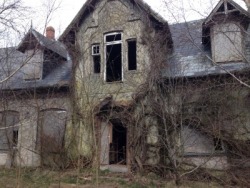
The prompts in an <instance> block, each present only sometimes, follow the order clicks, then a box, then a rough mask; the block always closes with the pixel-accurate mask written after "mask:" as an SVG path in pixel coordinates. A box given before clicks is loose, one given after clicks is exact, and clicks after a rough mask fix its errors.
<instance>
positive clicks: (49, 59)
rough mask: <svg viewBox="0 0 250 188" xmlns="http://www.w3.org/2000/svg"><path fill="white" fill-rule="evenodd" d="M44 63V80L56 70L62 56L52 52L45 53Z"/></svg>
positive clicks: (46, 51)
mask: <svg viewBox="0 0 250 188" xmlns="http://www.w3.org/2000/svg"><path fill="white" fill-rule="evenodd" d="M43 55H44V61H43V73H42V79H44V78H45V77H46V76H48V75H49V74H50V73H51V72H52V71H53V70H54V69H56V68H57V67H58V65H59V62H60V60H61V58H60V56H59V55H57V54H55V53H54V52H52V51H49V50H45V51H44V54H43Z"/></svg>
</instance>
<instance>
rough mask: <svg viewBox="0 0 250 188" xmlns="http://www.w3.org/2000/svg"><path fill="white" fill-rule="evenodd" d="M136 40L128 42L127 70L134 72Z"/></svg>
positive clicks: (135, 67) (135, 66) (135, 65)
mask: <svg viewBox="0 0 250 188" xmlns="http://www.w3.org/2000/svg"><path fill="white" fill-rule="evenodd" d="M136 69H137V62H136V40H129V41H128V70H136Z"/></svg>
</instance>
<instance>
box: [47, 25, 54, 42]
mask: <svg viewBox="0 0 250 188" xmlns="http://www.w3.org/2000/svg"><path fill="white" fill-rule="evenodd" d="M46 37H47V38H49V39H51V40H55V29H54V28H53V27H52V26H48V27H47V28H46Z"/></svg>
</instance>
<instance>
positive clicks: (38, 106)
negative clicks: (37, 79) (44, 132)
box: [0, 94, 71, 166]
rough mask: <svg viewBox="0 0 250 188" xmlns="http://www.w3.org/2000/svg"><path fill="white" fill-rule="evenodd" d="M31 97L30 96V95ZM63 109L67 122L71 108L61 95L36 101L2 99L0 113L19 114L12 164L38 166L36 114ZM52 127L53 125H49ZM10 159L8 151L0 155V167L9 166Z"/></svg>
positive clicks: (67, 100) (66, 99) (67, 99)
mask: <svg viewBox="0 0 250 188" xmlns="http://www.w3.org/2000/svg"><path fill="white" fill-rule="evenodd" d="M31 96H32V95H31ZM51 108H56V109H63V110H66V111H67V113H68V117H67V120H68V122H69V120H70V119H71V108H70V103H69V98H67V96H65V95H62V96H60V97H58V98H57V97H53V96H52V97H49V96H46V94H45V95H44V97H43V98H37V99H34V98H33V99H25V98H24V99H20V98H19V99H17V98H16V99H15V98H11V99H9V100H5V99H4V98H2V101H1V104H0V112H2V111H6V110H13V111H17V112H19V115H20V117H19V119H20V122H19V123H18V126H19V127H18V145H17V148H16V150H15V152H16V155H15V159H14V162H12V164H16V165H20V166H39V165H40V159H41V158H40V153H39V150H38V149H37V148H36V144H37V142H38V140H37V139H38V132H37V131H38V113H39V111H41V110H45V109H51ZM51 126H53V125H51ZM10 160H11V157H10V153H9V152H8V151H4V152H3V151H2V152H1V153H0V165H1V166H9V165H10V164H11V161H10Z"/></svg>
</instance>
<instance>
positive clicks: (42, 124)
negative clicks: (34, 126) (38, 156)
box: [38, 109, 66, 154]
mask: <svg viewBox="0 0 250 188" xmlns="http://www.w3.org/2000/svg"><path fill="white" fill-rule="evenodd" d="M65 127H66V111H65V110H61V109H46V110H43V111H41V112H40V113H39V126H38V146H40V149H41V153H42V154H48V153H59V152H61V151H62V149H63V141H64V133H65Z"/></svg>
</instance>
